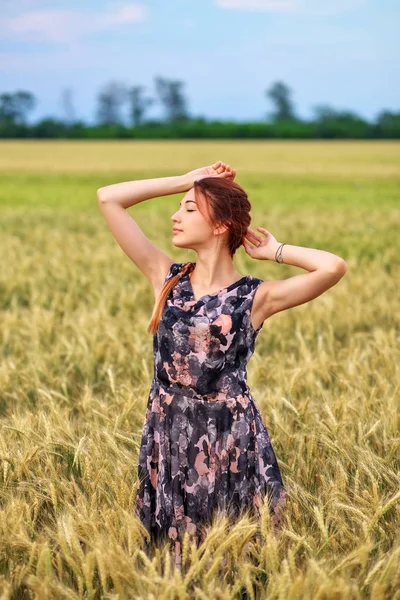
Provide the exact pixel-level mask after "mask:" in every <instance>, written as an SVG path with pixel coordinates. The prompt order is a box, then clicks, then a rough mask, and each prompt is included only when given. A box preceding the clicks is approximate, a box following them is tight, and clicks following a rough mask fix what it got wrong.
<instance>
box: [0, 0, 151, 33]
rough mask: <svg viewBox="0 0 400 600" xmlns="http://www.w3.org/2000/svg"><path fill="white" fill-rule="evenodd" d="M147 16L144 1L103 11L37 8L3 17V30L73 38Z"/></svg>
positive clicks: (0, 29)
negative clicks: (142, 3)
mask: <svg viewBox="0 0 400 600" xmlns="http://www.w3.org/2000/svg"><path fill="white" fill-rule="evenodd" d="M145 19H146V11H145V9H144V6H143V5H141V4H123V5H121V6H120V7H119V8H117V9H115V10H113V11H108V12H103V13H101V12H95V13H93V12H83V11H80V10H58V9H49V10H36V11H31V12H25V13H24V14H20V15H15V16H8V17H0V34H1V36H2V37H8V38H12V39H17V40H19V41H35V42H36V41H40V42H49V41H50V42H72V41H76V40H79V39H82V38H84V37H85V36H87V35H90V34H91V33H96V32H98V31H103V30H107V29H108V30H110V29H112V28H115V27H119V26H121V25H131V24H133V23H139V22H141V21H144V20H145Z"/></svg>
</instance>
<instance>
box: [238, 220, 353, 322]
mask: <svg viewBox="0 0 400 600" xmlns="http://www.w3.org/2000/svg"><path fill="white" fill-rule="evenodd" d="M258 229H259V230H261V231H262V232H265V233H266V235H267V236H268V237H267V238H264V237H263V236H262V235H261V234H260V233H258V232H255V231H253V230H250V229H249V230H248V234H247V236H246V237H248V239H249V240H251V241H252V242H253V243H255V244H256V245H257V246H256V247H252V246H250V244H249V243H248V241H246V243H245V249H246V251H247V252H248V253H249V254H250V256H252V257H253V258H258V259H259V260H275V253H276V250H277V249H278V248H279V246H280V245H281V244H280V242H277V241H276V239H275V238H274V237H273V236H272V235H271V234H270V233H269V232H268V231H267V230H266V229H263V228H262V227H259V228H258ZM259 242H261V243H260V245H259V246H258V243H259ZM282 258H283V262H284V263H285V264H289V265H293V266H296V267H300V268H302V269H305V270H307V271H309V272H308V273H304V274H301V275H294V276H293V277H289V278H288V279H284V280H275V281H264V282H263V283H261V284H260V286H259V289H258V290H257V293H256V296H255V298H254V306H253V310H252V322H253V325H254V326H255V328H257V327H258V326H259V325H260V324H261V323H262V322H263V321H264V320H265V319H267V318H268V317H270V316H271V315H273V314H275V313H277V312H280V311H282V310H286V309H288V308H292V307H294V306H298V305H300V304H304V303H305V302H309V301H310V300H313V299H314V298H316V297H317V296H320V295H321V294H323V293H324V292H325V291H326V290H328V289H329V288H330V287H332V286H333V285H335V284H336V283H337V282H338V281H339V280H340V279H341V278H342V277H343V275H344V274H345V273H346V271H347V263H346V262H345V261H344V260H343V258H341V257H340V256H337V255H336V254H333V253H332V252H327V251H326V250H317V249H315V248H304V247H302V246H293V245H291V244H285V245H284V246H283V248H282Z"/></svg>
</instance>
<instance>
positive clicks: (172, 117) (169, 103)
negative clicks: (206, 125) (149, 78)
mask: <svg viewBox="0 0 400 600" xmlns="http://www.w3.org/2000/svg"><path fill="white" fill-rule="evenodd" d="M155 85H156V90H157V94H158V95H159V98H160V101H161V103H162V104H163V105H164V108H165V112H166V117H167V120H168V121H169V122H171V123H175V122H178V121H186V120H188V119H189V116H188V112H187V107H186V99H185V97H184V95H183V93H182V90H181V88H182V86H183V85H184V82H182V81H168V80H167V79H165V78H163V77H156V78H155Z"/></svg>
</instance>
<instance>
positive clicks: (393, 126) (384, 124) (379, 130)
mask: <svg viewBox="0 0 400 600" xmlns="http://www.w3.org/2000/svg"><path fill="white" fill-rule="evenodd" d="M374 129H375V133H376V134H377V135H378V137H384V138H399V137H400V112H398V113H395V112H391V111H389V110H381V111H380V112H379V113H378V115H377V118H376V122H375V126H374Z"/></svg>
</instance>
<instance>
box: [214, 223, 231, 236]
mask: <svg viewBox="0 0 400 600" xmlns="http://www.w3.org/2000/svg"><path fill="white" fill-rule="evenodd" d="M228 229H229V226H228V225H218V226H217V227H216V228H215V229H214V234H215V235H220V234H222V233H225V231H228Z"/></svg>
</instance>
